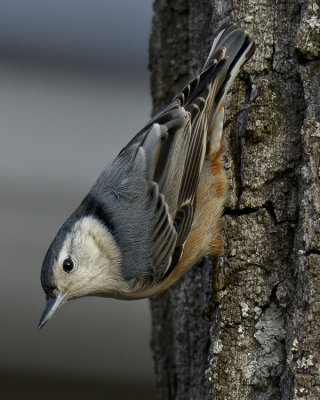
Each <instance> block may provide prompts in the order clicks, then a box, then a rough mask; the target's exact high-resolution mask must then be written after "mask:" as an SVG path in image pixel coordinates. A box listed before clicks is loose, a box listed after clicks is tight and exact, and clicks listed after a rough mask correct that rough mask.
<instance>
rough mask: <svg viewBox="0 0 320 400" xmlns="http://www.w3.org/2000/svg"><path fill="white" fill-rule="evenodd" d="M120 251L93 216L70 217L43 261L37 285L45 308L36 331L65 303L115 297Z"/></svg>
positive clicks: (118, 279)
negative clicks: (39, 283)
mask: <svg viewBox="0 0 320 400" xmlns="http://www.w3.org/2000/svg"><path fill="white" fill-rule="evenodd" d="M119 270H120V251H119V249H118V246H117V244H116V242H115V240H114V239H113V237H112V235H111V233H110V232H109V230H108V228H107V227H106V226H105V225H104V224H103V223H102V222H100V221H99V219H97V218H96V217H94V216H84V217H81V218H78V217H75V216H74V215H73V216H71V217H70V218H69V219H68V220H67V221H66V222H65V223H64V225H63V226H62V227H61V229H60V230H59V232H58V234H57V236H56V237H55V239H54V240H53V242H52V244H51V246H50V248H49V250H48V252H47V254H46V256H45V259H44V261H43V265H42V270H41V285H42V288H43V290H44V292H45V294H46V299H47V304H46V307H45V309H44V311H43V314H42V316H41V319H40V323H39V329H40V328H42V326H44V324H45V323H46V322H48V321H49V319H50V318H51V317H52V315H53V314H54V312H55V311H56V310H57V308H58V307H60V306H61V305H62V304H64V303H65V302H66V301H68V300H71V299H74V298H79V297H83V296H104V297H115V296H116V293H117V291H118V290H119V288H120V287H122V288H123V280H122V278H121V276H120V273H119Z"/></svg>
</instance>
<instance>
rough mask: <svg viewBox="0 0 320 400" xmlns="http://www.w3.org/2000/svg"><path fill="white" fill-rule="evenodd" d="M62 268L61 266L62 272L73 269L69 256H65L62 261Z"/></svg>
mask: <svg viewBox="0 0 320 400" xmlns="http://www.w3.org/2000/svg"><path fill="white" fill-rule="evenodd" d="M62 268H63V270H64V272H68V273H69V272H71V271H72V270H73V261H72V260H71V258H66V259H65V260H64V261H63V264H62Z"/></svg>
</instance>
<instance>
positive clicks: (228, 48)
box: [201, 25, 254, 160]
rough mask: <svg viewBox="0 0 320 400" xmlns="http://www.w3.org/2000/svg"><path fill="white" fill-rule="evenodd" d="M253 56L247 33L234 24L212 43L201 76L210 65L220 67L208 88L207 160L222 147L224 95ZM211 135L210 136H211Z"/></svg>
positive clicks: (250, 41) (220, 33)
mask: <svg viewBox="0 0 320 400" xmlns="http://www.w3.org/2000/svg"><path fill="white" fill-rule="evenodd" d="M253 53H254V43H253V41H252V39H251V38H250V36H249V34H248V33H247V32H245V31H243V30H242V29H240V28H237V27H236V26H235V25H231V26H229V27H227V28H224V29H222V30H221V31H220V32H219V33H218V35H217V36H216V38H215V39H214V41H213V44H212V47H211V50H210V53H209V56H208V59H207V61H206V63H205V64H204V67H203V69H202V71H201V75H205V74H206V71H208V70H209V69H210V68H211V67H212V65H214V64H217V65H219V64H221V68H220V70H219V73H218V74H217V75H216V76H215V78H214V79H213V80H212V81H211V83H210V85H209V88H208V90H209V95H208V100H207V106H206V118H207V123H208V126H209V127H210V128H209V137H208V148H207V157H208V158H209V159H211V160H212V159H213V158H214V157H215V155H216V154H217V153H218V152H219V150H220V148H221V145H222V134H223V119H224V105H225V98H226V94H227V92H228V90H229V88H230V86H231V85H232V83H233V81H234V79H235V78H236V76H237V74H238V73H239V70H240V68H241V67H242V65H243V64H244V63H245V62H246V61H247V60H248V59H249V58H250V57H251V56H252V54H253ZM210 133H211V137H210Z"/></svg>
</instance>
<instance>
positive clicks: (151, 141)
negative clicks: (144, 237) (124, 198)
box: [118, 26, 252, 280]
mask: <svg viewBox="0 0 320 400" xmlns="http://www.w3.org/2000/svg"><path fill="white" fill-rule="evenodd" d="M251 46H252V42H251V41H250V39H248V35H247V34H246V33H244V32H243V31H242V30H241V29H238V28H236V27H234V26H232V27H230V28H226V29H224V30H222V31H221V32H220V33H219V34H218V36H217V38H216V39H215V41H214V43H213V46H212V50H211V52H210V54H209V57H208V60H207V61H206V63H205V65H204V68H203V70H202V72H201V74H200V75H199V76H197V77H196V78H195V79H193V80H192V81H191V82H190V83H189V84H188V85H187V86H186V87H185V88H184V89H183V90H182V91H181V92H180V93H179V94H178V95H177V96H176V97H175V98H174V99H173V101H172V102H171V103H169V104H168V105H167V106H166V107H165V108H164V109H163V110H162V111H161V112H159V113H158V114H157V115H155V117H154V118H153V119H152V120H151V121H150V122H149V123H148V124H147V125H146V126H145V127H144V128H143V129H142V130H141V131H140V132H139V133H138V134H137V135H136V136H135V137H134V138H133V139H132V140H131V141H130V142H129V143H128V145H127V146H126V147H124V148H123V149H122V150H121V152H120V153H119V156H118V157H120V158H121V157H127V158H129V159H136V163H135V165H138V166H139V169H140V171H141V174H142V176H143V177H144V179H145V184H146V187H147V188H148V191H147V193H148V201H147V202H146V207H148V210H149V212H150V213H152V216H151V217H150V218H149V220H150V221H151V226H150V227H149V229H150V245H151V252H150V256H151V259H152V268H153V273H154V278H155V279H157V280H158V279H161V278H163V277H164V276H167V274H168V273H170V271H171V269H172V267H173V266H174V265H173V264H176V263H177V262H178V260H179V258H180V256H181V253H182V250H183V246H184V242H185V240H186V238H187V236H188V234H189V232H190V229H191V225H192V221H193V215H194V207H195V198H196V192H197V187H198V183H199V178H200V174H201V169H202V165H203V161H204V158H205V154H206V149H207V145H208V137H207V136H208V128H209V127H210V125H211V123H212V120H213V118H214V115H215V112H216V109H217V105H218V103H219V102H220V101H221V98H222V97H223V96H225V93H226V90H227V88H228V87H229V85H230V81H232V80H233V78H234V76H235V74H234V73H233V67H234V66H235V67H236V69H237V71H238V70H239V68H240V67H241V65H242V64H243V63H244V62H245V61H246V59H247V58H249V50H250V48H251ZM241 57H242V58H241ZM237 71H236V72H237Z"/></svg>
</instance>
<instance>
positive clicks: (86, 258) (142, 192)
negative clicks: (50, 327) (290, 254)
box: [39, 25, 254, 328]
mask: <svg viewBox="0 0 320 400" xmlns="http://www.w3.org/2000/svg"><path fill="white" fill-rule="evenodd" d="M253 48H254V46H253V42H252V40H251V39H250V37H249V35H248V34H247V33H246V32H244V31H243V30H241V29H239V28H237V27H235V26H233V25H232V26H229V27H228V28H224V29H222V30H221V31H220V32H219V33H218V35H217V36H216V38H215V39H214V42H213V45H212V48H211V51H210V54H209V57H208V59H207V61H206V63H205V65H204V67H203V69H202V71H201V73H200V75H199V76H197V77H196V78H195V79H193V80H192V81H191V82H190V83H189V85H187V86H186V87H185V88H184V89H183V90H182V91H181V93H179V94H178V95H177V96H176V97H175V98H174V99H173V100H172V101H171V103H169V104H168V105H167V106H166V107H165V108H164V109H163V110H162V111H161V112H159V113H158V114H157V115H156V116H155V117H154V118H153V119H152V120H151V121H150V122H149V123H148V124H147V125H146V126H145V127H144V128H143V129H142V130H141V131H140V132H139V133H138V134H137V135H136V136H135V137H134V138H133V139H132V140H131V141H130V142H129V144H128V145H127V146H126V147H125V148H124V149H122V150H121V152H120V153H119V155H118V156H117V157H116V158H115V160H114V161H112V162H111V163H110V164H108V165H107V166H106V167H105V168H104V170H103V171H102V173H101V175H100V176H99V178H98V180H97V181H96V183H95V184H94V185H93V187H92V188H91V190H90V192H89V193H88V195H87V196H86V197H85V198H84V200H83V201H82V203H81V204H80V206H79V207H78V208H77V209H76V211H75V212H74V213H73V214H72V215H71V216H70V217H69V218H68V219H67V221H66V222H65V223H64V224H63V225H62V227H61V229H60V230H59V232H58V234H57V236H56V237H55V239H54V240H53V242H52V244H51V246H50V248H49V250H48V252H47V254H46V256H45V259H44V262H43V266H42V271H41V284H42V287H43V289H44V291H45V293H46V297H47V304H46V307H45V310H44V312H43V314H42V317H41V319H40V323H39V328H41V327H42V326H43V325H44V324H45V323H46V322H47V321H48V320H49V319H50V318H51V317H52V315H53V313H54V312H55V310H56V309H57V308H58V307H59V306H61V305H62V304H63V303H64V302H66V301H67V300H70V299H73V298H78V297H83V296H102V297H114V298H118V299H140V298H143V297H149V296H152V295H155V294H158V293H160V292H162V291H163V290H165V289H167V288H168V287H169V286H171V285H172V284H173V283H175V282H176V281H177V280H178V279H179V278H180V277H181V276H182V275H183V274H184V273H185V272H187V271H188V270H189V269H190V268H191V267H192V266H193V265H194V264H195V263H196V262H197V261H199V260H200V259H201V258H202V257H204V256H205V255H210V256H213V257H217V256H218V255H219V253H220V251H221V249H222V244H223V241H222V239H221V236H220V233H219V230H220V217H221V213H222V210H223V204H224V201H225V197H226V186H227V185H226V178H225V175H224V170H223V166H222V151H223V145H222V133H223V118H224V104H225V98H226V93H227V91H228V89H229V87H230V85H231V83H232V82H233V80H234V78H235V77H236V75H237V74H238V72H239V69H240V67H241V66H242V65H243V64H244V63H245V62H246V61H247V60H248V59H249V58H250V56H251V55H252V54H253Z"/></svg>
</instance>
